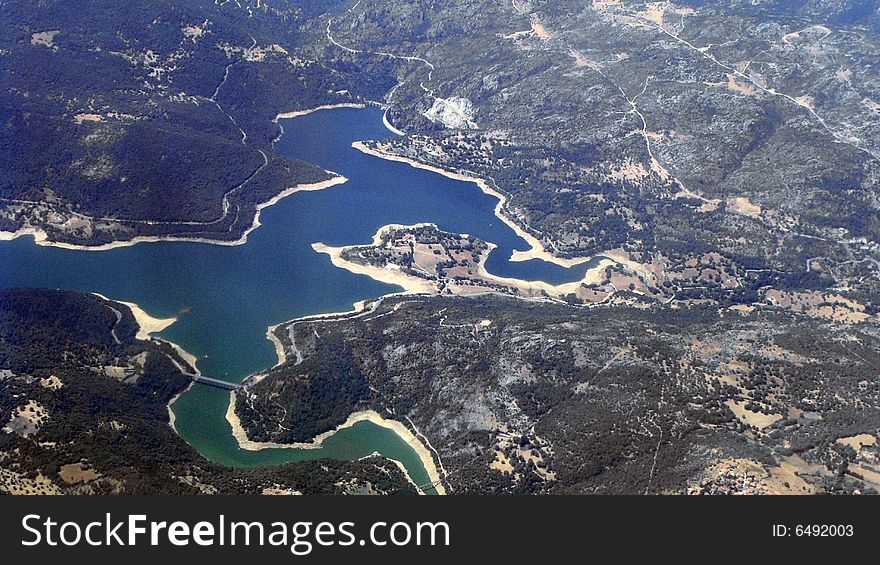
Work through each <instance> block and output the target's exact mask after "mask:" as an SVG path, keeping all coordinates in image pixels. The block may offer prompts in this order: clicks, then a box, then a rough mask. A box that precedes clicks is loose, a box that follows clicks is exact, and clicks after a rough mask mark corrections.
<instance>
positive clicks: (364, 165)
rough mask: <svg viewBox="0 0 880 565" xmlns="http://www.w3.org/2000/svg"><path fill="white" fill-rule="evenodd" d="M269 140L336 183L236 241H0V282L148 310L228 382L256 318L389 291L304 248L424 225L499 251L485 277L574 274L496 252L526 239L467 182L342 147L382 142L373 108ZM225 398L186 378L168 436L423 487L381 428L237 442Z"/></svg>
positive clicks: (416, 467) (254, 354)
mask: <svg viewBox="0 0 880 565" xmlns="http://www.w3.org/2000/svg"><path fill="white" fill-rule="evenodd" d="M280 123H281V124H282V126H283V127H284V130H285V133H284V135H283V136H282V137H281V139H280V140H279V141H278V142H277V144H276V149H277V150H278V151H279V152H280V153H282V154H285V155H289V156H291V157H296V158H299V159H303V160H306V161H310V162H313V163H316V164H318V165H320V166H322V167H324V168H326V169H328V170H331V171H334V172H336V173H338V174H341V175H343V176H345V177H347V178H348V179H349V180H348V182H346V183H344V184H340V185H337V186H334V187H331V188H328V189H325V190H321V191H315V192H298V193H295V194H293V195H292V196H290V197H287V198H284V199H282V200H281V201H280V202H278V203H277V204H276V205H274V206H271V207H269V208H266V209H264V210H263V211H262V214H261V218H260V223H261V224H262V225H261V226H260V227H259V228H258V229H256V230H254V231H253V232H251V233H250V235H249V236H248V241H247V243H245V244H243V245H238V246H220V245H211V244H209V243H190V242H174V241H168V242H145V243H139V244H137V245H134V246H130V247H120V248H115V249H110V250H106V251H99V252H93V251H77V250H69V249H61V248H57V247H46V246H39V245H36V244H35V243H34V240H33V238H32V237H19V238H17V239H14V240H11V241H2V242H0V265H2V268H0V287H4V288H10V287H41V288H65V289H71V290H80V291H85V292H98V293H101V294H103V295H105V296H107V297H109V298H111V299H114V300H123V301H129V302H135V303H137V304H138V305H140V306H141V307H142V308H143V309H144V310H145V311H147V312H148V313H150V314H151V315H153V316H156V317H171V316H175V317H177V318H178V321H177V322H175V323H174V324H173V325H171V326H170V327H168V328H167V329H166V330H164V331H163V332H162V333H161V334H158V335H159V337H162V338H164V339H167V340H169V341H172V342H174V343H177V344H179V345H180V346H181V347H183V348H184V349H185V350H187V351H188V352H190V353H192V354H193V355H195V356H196V357H197V358H198V359H199V361H198V368H199V370H200V371H201V372H202V373H203V374H204V375H207V376H211V377H214V378H220V379H224V380H228V381H233V382H238V381H241V380H242V379H243V378H245V377H247V376H248V375H250V374H253V373H255V372H259V371H262V370H265V369H267V368H269V367H271V366H272V365H274V364H275V363H276V361H277V359H276V356H275V350H274V348H273V346H272V344H271V343H270V342H269V341H268V340H267V339H266V335H265V334H266V329H267V327H269V326H271V325H274V324H278V323H281V322H284V321H287V320H291V319H293V318H297V317H301V316H306V315H311V314H320V313H328V312H339V311H348V310H350V309H351V307H352V304H353V303H354V302H357V301H359V300H364V299H370V298H377V297H379V296H382V295H385V294H389V293H392V292H396V291H399V290H400V289H399V288H398V287H395V286H391V285H386V284H382V283H379V282H376V281H374V280H372V279H370V278H368V277H365V276H362V275H355V274H352V273H349V272H347V271H344V270H342V269H337V268H335V267H334V266H333V265H332V264H331V263H330V259H329V258H328V257H327V256H326V255H321V254H318V253H316V252H314V251H313V250H312V248H311V244H312V243H315V242H323V243H326V244H328V245H332V246H342V245H354V244H362V243H367V242H369V241H370V240H371V239H372V237H373V234H374V233H375V232H376V230H378V229H379V228H380V227H381V226H383V225H386V224H392V223H397V224H414V223H419V222H433V223H435V224H437V225H438V226H439V227H440V228H441V229H444V230H447V231H452V232H462V233H469V234H472V235H475V236H477V237H480V238H482V239H484V240H486V241H489V242H492V243H495V244H496V245H497V246H498V247H497V249H496V250H495V251H493V252H492V254H491V255H490V256H489V259H488V260H487V262H486V268H487V269H488V270H489V271H490V272H492V273H494V274H497V275H501V276H505V277H513V278H519V279H524V280H543V281H546V282H549V283H554V284H558V283H561V282H568V281H573V280H578V279H580V278H582V277H583V275H584V273H585V272H586V270H587V269H588V268H589V264H582V265H579V266H577V267H573V268H571V269H565V268H563V267H560V266H558V265H555V264H552V263H548V262H544V261H540V260H531V261H526V262H519V263H516V262H511V261H509V259H510V256H511V253H512V252H513V251H514V250H526V249H527V248H528V245H527V244H526V242H525V241H523V240H522V239H521V238H520V237H519V236H517V235H516V233H515V232H514V231H513V230H512V229H511V228H510V227H509V226H507V225H506V224H505V223H504V222H502V221H501V220H500V219H499V218H498V217H496V216H495V215H494V208H495V205H496V203H497V199H496V198H494V197H492V196H490V195H487V194H484V193H483V192H482V191H480V189H479V188H477V186H476V185H475V184H474V183H472V182H466V181H458V180H452V179H449V178H447V177H444V176H442V175H439V174H437V173H433V172H430V171H426V170H421V169H416V168H413V167H410V166H409V165H407V164H405V163H399V162H394V161H388V160H385V159H381V158H378V157H374V156H370V155H366V154H364V153H361V152H360V151H357V150H356V149H353V148H352V147H351V144H352V142H354V141H359V140H369V139H383V138H388V137H389V136H391V135H392V134H391V133H390V132H389V131H388V130H387V129H386V128H385V127H384V125H383V123H382V111H381V110H379V109H377V108H364V109H357V108H336V109H330V110H321V111H318V112H314V113H311V114H307V115H304V116H299V117H296V118H291V119H286V120H280ZM228 404H229V394H228V393H227V392H225V391H221V390H219V389H214V388H209V387H206V386H201V385H196V386H194V387H193V388H192V389H191V390H190V391H189V392H187V393H185V394H184V395H182V396H181V397H180V398H179V399H178V400H177V401H176V402H175V403H174V405H173V407H172V408H173V410H174V414H175V426H176V428H177V430H178V432H179V433H180V435H181V436H182V437H183V438H184V439H186V441H188V442H189V443H190V444H191V445H193V446H194V447H195V448H196V449H197V450H198V451H199V452H200V453H202V454H203V455H204V456H205V457H207V458H209V459H211V460H213V461H216V462H218V463H221V464H225V465H230V466H258V465H269V464H277V463H285V462H288V461H300V460H305V459H316V458H340V459H356V458H360V457H364V456H367V455H369V454H371V453H373V452H375V451H378V452H379V453H381V454H383V455H385V456H387V457H390V458H392V459H395V460H397V461H400V462H402V463H403V465H404V466H405V467H406V469H407V471H408V473H409V474H410V477H411V478H412V480H413V481H414V482H415V483H416V484H419V485H423V484H426V483H428V482H429V479H428V476H427V473H426V471H425V469H424V467H423V466H422V464H421V461H420V460H419V458H418V456H417V455H416V453H415V450H414V449H413V448H412V447H410V446H409V445H408V444H407V443H406V442H405V441H403V440H402V439H401V438H400V437H399V436H398V435H396V434H395V433H394V432H393V431H391V430H389V429H386V428H382V427H379V426H377V425H375V424H372V423H370V422H359V423H357V424H355V425H354V426H352V427H351V428H347V429H344V430H341V431H339V432H338V433H336V434H334V435H333V436H331V437H330V438H328V439H327V440H325V442H324V444H323V446H322V447H321V448H320V449H310V450H306V449H266V450H262V451H256V452H254V451H245V450H242V449H240V448H239V446H238V444H237V442H236V441H235V439H234V438H233V436H232V434H231V428H230V426H229V424H228V422H227V421H226V419H225V413H226V409H227V407H228Z"/></svg>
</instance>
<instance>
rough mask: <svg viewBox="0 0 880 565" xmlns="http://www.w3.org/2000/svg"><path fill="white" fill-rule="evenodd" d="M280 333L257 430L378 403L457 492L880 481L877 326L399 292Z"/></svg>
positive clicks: (245, 406) (284, 430)
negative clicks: (429, 454)
mask: <svg viewBox="0 0 880 565" xmlns="http://www.w3.org/2000/svg"><path fill="white" fill-rule="evenodd" d="M276 336H277V337H278V338H279V339H280V340H281V341H282V342H283V343H284V346H285V349H286V350H287V352H288V355H287V358H288V359H289V361H288V362H287V363H285V364H284V365H281V366H279V367H277V368H275V369H273V370H271V371H269V372H268V373H267V374H265V375H261V376H260V378H258V379H254V382H253V383H252V384H250V386H248V387H246V388H245V389H244V390H243V391H239V392H238V393H236V394H239V402H237V404H236V406H237V408H238V413H239V416H240V417H241V420H242V422H243V424H244V426H245V428H246V430H247V431H248V434H249V436H250V437H251V438H252V439H256V440H259V441H273V442H293V441H301V440H303V439H305V438H309V437H312V436H313V435H314V434H315V433H316V432H319V431H322V430H324V429H329V428H332V427H333V426H335V425H338V424H339V423H340V422H342V421H344V419H345V418H346V417H347V415H348V414H349V413H351V412H353V411H356V410H361V409H367V408H369V409H373V410H377V411H379V412H381V413H383V414H384V415H385V417H388V418H393V419H396V420H398V421H400V422H403V423H405V424H407V425H409V426H411V427H412V428H413V429H414V430H417V431H418V433H421V434H424V435H425V437H427V439H428V440H429V441H430V445H432V446H433V447H434V448H435V449H436V456H437V459H438V461H437V462H436V463H437V466H438V468H440V469H442V471H443V475H444V479H445V482H446V484H447V492H449V493H451V494H463V493H582V494H583V493H607V494H611V493H628V494H633V493H689V492H690V493H724V492H745V491H748V492H749V493H754V494H760V493H792V494H806V493H819V492H824V493H854V492H860V493H869V492H877V489H878V488H880V482H878V479H880V474H878V471H880V460H878V455H880V451H878V447H877V445H876V441H877V437H878V432H880V396H878V394H880V388H878V382H880V381H878V373H877V367H878V366H880V357H878V351H880V348H878V345H880V343H878V339H880V335H878V332H877V325H876V324H868V325H861V326H858V327H854V326H853V325H850V324H845V323H841V322H835V321H828V320H816V319H810V318H806V317H804V316H802V315H798V314H792V313H790V312H785V311H778V310H773V309H770V308H759V309H754V310H751V311H746V310H742V309H738V308H723V309H719V308H718V307H716V306H714V305H698V306H697V305H691V306H657V305H653V306H644V305H643V306H642V307H632V306H618V307H615V308H610V307H597V308H583V307H574V306H568V305H563V304H558V303H555V302H549V301H546V300H545V301H534V300H532V301H529V300H523V299H517V298H511V297H502V296H494V297H493V296H483V297H470V298H462V297H433V298H431V297H395V298H386V299H384V300H382V301H380V302H379V303H378V304H375V305H374V307H372V308H368V309H366V310H365V311H364V313H362V314H360V315H356V316H350V317H340V318H338V319H336V320H312V321H300V322H294V323H292V324H287V325H282V326H280V327H279V328H277V329H276ZM300 356H301V357H302V362H297V359H298V358H299V357H300Z"/></svg>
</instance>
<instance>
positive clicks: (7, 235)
mask: <svg viewBox="0 0 880 565" xmlns="http://www.w3.org/2000/svg"><path fill="white" fill-rule="evenodd" d="M327 172H328V173H330V174H332V175H334V176H333V177H331V178H329V179H327V180H325V181H320V182H313V183H305V184H298V185H296V186H292V187H290V188H287V189H285V190H283V191H281V192H279V193H278V194H276V195H275V196H273V197H272V198H271V199H269V200H267V201H266V202H261V203H259V204H257V205H256V207H255V212H254V219H253V221H252V222H251V225H250V226H248V228H247V229H246V230H245V231H244V232H243V233H242V234H241V237H240V238H238V239H236V240H233V241H224V240H221V239H210V238H206V237H185V236H174V235H158V236H152V235H144V236H137V237H134V238H132V239H128V240H125V241H114V242H111V243H104V244H102V245H75V244H72V243H63V242H56V241H49V239H48V236H47V234H46V232H45V231H43V230H41V229H38V228H34V227H27V228H22V229H20V230H17V231H14V232H10V231H0V241H11V240H13V239H16V238H18V237H22V236H27V235H32V236H34V242H35V243H36V244H37V245H42V246H45V247H57V248H59V249H69V250H71V251H109V250H111V249H117V248H120V247H131V246H133V245H137V244H139V243H157V242H181V243H208V244H211V245H223V246H228V247H232V246H235V245H244V244H245V243H247V239H248V235H249V234H250V233H251V232H252V231H254V230H255V229H257V228H258V227H260V226H261V225H262V224H260V212H261V211H262V210H263V209H265V208H268V207H269V206H273V205H275V204H277V203H278V202H279V201H280V200H282V199H283V198H286V197H288V196H291V195H292V194H296V193H297V192H310V191H314V190H323V189H325V188H330V187H331V186H336V185H337V184H342V183H344V182H347V181H348V179H347V178H345V177H344V176H341V175H337V174H336V173H333V172H332V171H327Z"/></svg>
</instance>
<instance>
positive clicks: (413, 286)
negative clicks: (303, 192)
mask: <svg viewBox="0 0 880 565" xmlns="http://www.w3.org/2000/svg"><path fill="white" fill-rule="evenodd" d="M397 227H402V226H397V225H396V224H389V225H387V226H384V227H382V228H380V229H379V231H378V232H376V235H375V236H374V237H373V245H378V243H377V242H378V241H379V238H381V236H382V233H383V232H384V231H387V230H389V229H394V228H397ZM353 247H360V246H359V245H352V246H345V247H330V246H329V245H324V244H323V243H313V244H312V249H314V250H315V251H316V252H318V253H323V254H325V255H328V256H329V257H330V262H331V263H333V266H334V267H337V268H339V269H344V270H346V271H348V272H350V273H354V274H356V275H366V276H368V277H370V278H371V279H373V280H375V281H379V282H383V283H386V284H393V285H396V286H399V287H401V288H403V290H404V292H403V294H437V288H436V282H434V281H429V280H426V279H423V278H420V277H414V276H412V275H408V274H407V273H405V272H403V271H402V270H401V269H400V267H399V266H397V265H394V264H388V265H387V266H385V267H377V266H374V265H361V264H360V263H354V262H352V261H346V260H345V259H343V258H342V252H343V251H345V250H346V249H351V248H353Z"/></svg>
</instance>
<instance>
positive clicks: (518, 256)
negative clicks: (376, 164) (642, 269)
mask: <svg viewBox="0 0 880 565" xmlns="http://www.w3.org/2000/svg"><path fill="white" fill-rule="evenodd" d="M389 125H390V124H389ZM351 146H352V147H354V148H355V149H357V150H358V151H361V152H362V153H366V154H367V155H372V156H374V157H379V158H380V159H387V160H388V161H398V162H400V163H406V164H407V165H409V166H411V167H414V168H416V169H424V170H426V171H431V172H433V173H437V174H440V175H443V176H444V177H447V178H450V179H453V180H461V181H466V182H472V183H474V184H476V185H477V186H478V187H480V190H482V191H483V192H484V193H486V194H488V195H490V196H494V197H495V198H497V199H498V204H497V205H496V206H495V215H496V216H497V217H498V219H500V220H501V221H502V222H504V223H505V224H507V225H508V226H509V227H510V228H511V229H512V230H513V231H514V232H516V235H518V236H520V237H521V238H522V239H524V240H525V241H526V243H528V244H529V247H530V248H529V250H528V251H514V252H513V257H511V261H528V260H530V259H541V260H542V261H547V262H548V263H555V264H557V265H559V266H561V267H566V268H567V267H572V266H574V265H579V264H581V263H586V262H587V261H589V260H590V258H589V257H579V258H577V259H563V258H561V257H556V256H555V255H553V254H552V253H550V252H549V251H547V250H546V249H545V248H544V244H543V243H541V241H540V240H539V239H538V238H536V237H535V236H533V235H532V234H530V233H528V232H527V231H525V230H524V229H523V228H522V227H521V226H520V225H519V224H517V223H516V222H514V221H513V220H512V219H510V218H509V217H507V215H506V214H505V213H504V206H505V205H506V204H507V196H505V195H504V194H501V193H500V192H498V191H497V190H495V189H494V188H492V187H491V186H489V183H487V182H486V181H485V180H483V179H481V178H478V177H472V176H469V175H465V174H462V173H455V172H452V171H447V170H445V169H441V168H440V167H435V166H434V165H426V164H424V163H420V162H419V161H416V160H414V159H410V158H409V157H402V156H400V155H394V154H391V153H385V152H383V151H379V150H376V149H372V148H370V147H367V146H366V145H365V144H364V143H363V142H361V141H355V142H354V143H352V144H351Z"/></svg>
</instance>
